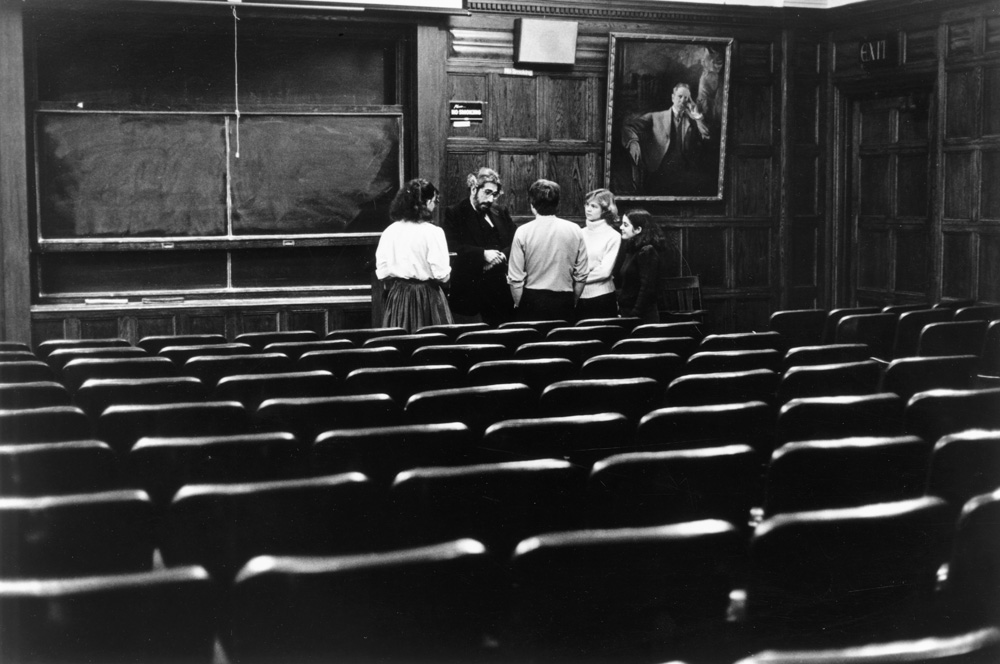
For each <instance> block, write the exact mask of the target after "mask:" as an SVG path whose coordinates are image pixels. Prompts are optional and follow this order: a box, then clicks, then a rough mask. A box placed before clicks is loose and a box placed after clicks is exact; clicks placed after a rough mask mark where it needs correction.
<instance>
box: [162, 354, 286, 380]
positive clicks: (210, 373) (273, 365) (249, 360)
mask: <svg viewBox="0 0 1000 664" xmlns="http://www.w3.org/2000/svg"><path fill="white" fill-rule="evenodd" d="M295 368H296V367H295V364H294V363H293V362H292V360H291V359H290V358H289V357H288V356H287V355H285V354H283V353H240V354H237V355H196V356H195V357H192V358H190V359H188V360H187V361H185V362H184V365H183V368H182V369H181V371H182V372H183V373H184V374H187V375H189V376H194V377H195V378H197V379H198V380H200V381H201V382H203V383H205V385H206V386H208V387H210V388H211V387H215V386H216V385H217V384H218V383H219V381H220V380H222V379H223V378H225V377H226V376H239V375H243V374H272V373H288V372H289V371H294V370H295Z"/></svg>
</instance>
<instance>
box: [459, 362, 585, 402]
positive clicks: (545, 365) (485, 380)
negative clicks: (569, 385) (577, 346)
mask: <svg viewBox="0 0 1000 664" xmlns="http://www.w3.org/2000/svg"><path fill="white" fill-rule="evenodd" d="M576 376H577V366H576V365H575V364H574V363H573V361H572V360H569V359H567V358H565V357H537V358H531V359H515V360H491V361H489V362H479V363H477V364H474V365H472V366H471V367H469V373H468V374H467V375H466V381H467V382H468V383H469V384H470V385H497V384H500V383H522V384H524V385H527V386H528V387H530V388H531V389H532V390H533V391H534V392H535V394H539V395H540V394H541V393H542V390H543V389H545V388H546V387H547V386H548V385H549V383H554V382H556V381H560V380H570V379H572V378H576Z"/></svg>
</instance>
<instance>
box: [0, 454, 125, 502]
mask: <svg viewBox="0 0 1000 664" xmlns="http://www.w3.org/2000/svg"><path fill="white" fill-rule="evenodd" d="M118 480H119V475H118V459H117V457H116V456H115V453H114V452H113V451H112V449H111V448H110V447H108V446H107V445H106V444H105V443H102V442H101V441H99V440H72V441H62V442H56V443H12V444H0V496H56V495H64V494H70V493H88V492H96V491H108V490H111V489H114V488H116V486H117V483H118Z"/></svg>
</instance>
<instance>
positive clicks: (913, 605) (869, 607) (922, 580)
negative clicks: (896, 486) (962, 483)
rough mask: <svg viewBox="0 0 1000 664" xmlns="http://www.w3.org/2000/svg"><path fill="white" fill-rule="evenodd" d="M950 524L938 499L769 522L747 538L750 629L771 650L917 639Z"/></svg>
mask: <svg viewBox="0 0 1000 664" xmlns="http://www.w3.org/2000/svg"><path fill="white" fill-rule="evenodd" d="M953 524H954V521H953V520H952V519H951V518H950V507H949V506H948V504H947V503H946V502H945V501H943V500H941V499H939V498H933V497H922V498H915V499H912V500H903V501H897V502H887V503H876V504H870V505H864V506H860V507H849V508H841V509H826V510H815V511H804V512H791V513H786V514H778V515H777V516H774V517H771V518H769V519H766V520H765V521H763V522H762V523H761V524H760V525H758V526H757V527H756V529H755V530H754V534H753V536H752V537H751V540H750V564H749V569H748V572H747V586H746V621H747V626H748V628H749V629H753V631H754V633H755V634H756V635H758V636H759V637H765V638H766V637H767V636H770V639H769V642H770V644H771V645H772V646H773V647H796V646H798V647H801V646H803V645H809V646H810V647H815V646H816V645H817V644H822V643H826V644H831V643H834V644H838V643H840V644H842V643H843V641H844V640H845V639H851V640H853V642H855V643H856V642H857V640H858V639H859V638H864V639H869V640H871V639H877V638H886V637H889V636H892V637H899V638H908V637H912V636H914V633H913V630H918V629H920V627H924V629H926V624H927V623H926V621H925V620H924V619H923V618H922V614H923V613H924V612H927V613H928V614H929V608H930V600H931V597H932V594H933V592H934V588H935V584H936V578H937V570H938V567H939V566H940V565H941V564H942V563H943V562H944V561H945V560H946V559H947V556H948V553H949V548H950V543H951V533H952V530H953V528H954V526H953ZM923 633H926V632H923Z"/></svg>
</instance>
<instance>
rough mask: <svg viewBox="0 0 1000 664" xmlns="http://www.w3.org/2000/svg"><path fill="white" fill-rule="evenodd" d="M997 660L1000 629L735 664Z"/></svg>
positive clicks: (769, 653)
mask: <svg viewBox="0 0 1000 664" xmlns="http://www.w3.org/2000/svg"><path fill="white" fill-rule="evenodd" d="M996 661H1000V629H998V628H996V627H980V628H977V629H974V630H971V631H968V632H961V633H958V634H955V633H950V632H947V633H940V634H939V633H937V632H932V633H930V634H927V635H923V636H920V637H916V638H913V639H909V640H899V641H881V640H880V641H871V640H869V639H865V640H864V641H863V642H862V643H861V644H857V645H850V646H842V647H835V648H808V647H805V648H798V649H769V650H762V651H760V652H757V653H754V654H753V655H750V656H749V657H745V658H743V659H741V660H739V661H738V662H736V664H872V663H873V662H878V663H879V664H913V663H914V662H920V663H921V664H992V663H993V662H996Z"/></svg>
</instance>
